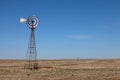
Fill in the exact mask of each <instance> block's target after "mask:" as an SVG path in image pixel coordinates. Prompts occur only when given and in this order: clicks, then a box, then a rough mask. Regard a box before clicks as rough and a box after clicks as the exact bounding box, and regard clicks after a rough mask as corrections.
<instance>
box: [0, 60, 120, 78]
mask: <svg viewBox="0 0 120 80" xmlns="http://www.w3.org/2000/svg"><path fill="white" fill-rule="evenodd" d="M38 62H39V70H37V71H29V70H24V64H25V61H24V60H0V80H120V60H119V59H116V60H115V59H114V60H112V59H111V60H92V59H91V60H79V61H78V60H40V61H38Z"/></svg>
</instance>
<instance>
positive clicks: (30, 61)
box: [21, 16, 39, 70]
mask: <svg viewBox="0 0 120 80" xmlns="http://www.w3.org/2000/svg"><path fill="white" fill-rule="evenodd" d="M21 21H22V20H21ZM23 21H24V20H23ZM38 23H39V19H38V17H37V16H30V17H28V19H27V20H26V24H27V26H28V27H29V29H30V38H29V44H28V49H27V63H26V64H25V66H24V68H25V69H29V70H37V69H38V62H37V51H36V42H35V35H34V30H35V29H36V27H37V26H38Z"/></svg>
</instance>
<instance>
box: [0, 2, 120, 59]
mask: <svg viewBox="0 0 120 80" xmlns="http://www.w3.org/2000/svg"><path fill="white" fill-rule="evenodd" d="M31 15H37V16H38V17H39V19H40V24H39V26H38V28H36V30H35V37H36V43H37V44H36V45H37V54H38V58H39V59H69V58H77V57H79V58H82V59H86V58H120V0H0V28H1V29H0V45H1V46H0V59H25V58H26V53H27V46H28V41H29V33H30V30H29V28H28V27H27V26H26V24H23V23H20V22H19V19H20V17H24V18H28V16H31Z"/></svg>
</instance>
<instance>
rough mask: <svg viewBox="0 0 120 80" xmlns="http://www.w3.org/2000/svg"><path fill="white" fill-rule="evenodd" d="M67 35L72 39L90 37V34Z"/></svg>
mask: <svg viewBox="0 0 120 80" xmlns="http://www.w3.org/2000/svg"><path fill="white" fill-rule="evenodd" d="M65 37H67V38H70V39H88V38H89V36H88V35H66V36H65Z"/></svg>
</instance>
